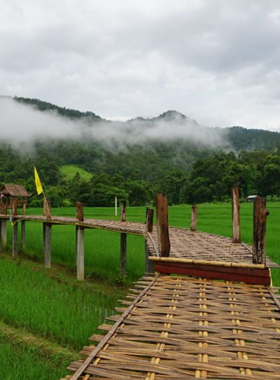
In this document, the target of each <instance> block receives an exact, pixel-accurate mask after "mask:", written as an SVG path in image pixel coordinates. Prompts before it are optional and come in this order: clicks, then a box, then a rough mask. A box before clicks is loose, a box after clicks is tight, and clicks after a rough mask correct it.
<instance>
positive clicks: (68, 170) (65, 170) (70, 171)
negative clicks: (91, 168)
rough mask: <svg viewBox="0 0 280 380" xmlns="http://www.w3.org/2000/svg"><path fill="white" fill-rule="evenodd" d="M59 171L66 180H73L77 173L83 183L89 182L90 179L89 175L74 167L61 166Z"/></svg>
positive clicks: (90, 175)
mask: <svg viewBox="0 0 280 380" xmlns="http://www.w3.org/2000/svg"><path fill="white" fill-rule="evenodd" d="M59 170H60V172H61V174H63V176H64V178H65V179H66V180H71V179H73V178H74V177H75V175H76V174H77V173H79V174H80V177H81V179H82V180H83V181H89V180H90V179H91V178H92V174H91V173H89V172H88V171H86V170H84V169H82V168H80V167H79V166H76V165H62V166H61V167H60V168H59Z"/></svg>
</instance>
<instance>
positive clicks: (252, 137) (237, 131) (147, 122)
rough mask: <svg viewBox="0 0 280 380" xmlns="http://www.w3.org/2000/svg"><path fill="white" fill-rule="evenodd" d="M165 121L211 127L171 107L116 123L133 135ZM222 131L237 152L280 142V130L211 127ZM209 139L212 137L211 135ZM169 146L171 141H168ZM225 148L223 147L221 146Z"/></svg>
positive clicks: (44, 106) (91, 120)
mask: <svg viewBox="0 0 280 380" xmlns="http://www.w3.org/2000/svg"><path fill="white" fill-rule="evenodd" d="M14 99H15V100H16V101H17V102H19V103H22V104H28V105H33V106H34V107H35V108H37V109H38V110H40V111H43V112H44V111H55V112H57V113H58V114H59V115H62V116H64V117H67V118H69V119H72V120H73V119H85V120H86V121H87V123H88V124H89V125H91V124H92V125H94V124H95V123H99V122H104V123H110V125H112V124H114V122H111V121H107V120H106V119H103V118H102V117H100V116H98V115H96V114H95V113H94V112H91V111H87V112H81V111H78V110H73V109H68V108H64V107H59V106H57V105H54V104H51V103H48V102H44V101H42V100H39V99H30V98H22V97H15V98H14ZM158 122H164V123H166V124H168V123H170V126H171V127H172V123H177V124H182V125H188V128H189V129H191V130H193V131H195V130H200V131H201V134H205V133H208V134H209V129H210V128H208V127H203V126H201V125H200V124H199V123H198V122H197V121H196V120H193V119H191V118H189V117H187V116H185V115H183V114H182V113H180V112H177V111H175V110H169V111H166V112H164V113H162V114H161V115H159V116H157V117H153V118H143V117H141V116H140V117H137V118H134V119H131V120H128V121H127V122H122V123H120V122H118V123H115V124H116V125H120V124H125V125H127V133H129V134H131V135H132V138H133V133H134V130H133V127H134V125H136V124H140V125H141V128H142V129H143V130H146V129H151V128H152V126H153V124H154V123H158ZM213 133H218V134H219V135H221V136H223V138H224V139H225V140H226V141H227V142H228V144H227V147H226V150H230V149H232V150H235V151H237V152H239V151H242V150H249V151H251V150H254V149H265V150H274V149H276V148H277V147H278V146H279V145H280V133H279V132H271V131H266V130H262V129H246V128H244V127H241V126H233V127H229V128H219V127H217V128H211V129H210V134H209V136H211V134H213ZM207 139H208V138H207ZM167 145H168V144H167ZM190 145H195V144H192V142H191V143H187V146H188V147H190ZM219 148H220V149H221V148H222V147H221V146H219Z"/></svg>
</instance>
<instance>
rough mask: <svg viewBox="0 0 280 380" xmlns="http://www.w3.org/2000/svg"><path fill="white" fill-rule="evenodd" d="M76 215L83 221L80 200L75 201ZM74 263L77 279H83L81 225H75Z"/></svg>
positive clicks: (83, 245)
mask: <svg viewBox="0 0 280 380" xmlns="http://www.w3.org/2000/svg"><path fill="white" fill-rule="evenodd" d="M76 217H77V220H78V222H83V221H84V213H83V205H82V203H80V202H76ZM76 264H77V279H78V280H81V281H83V280H84V278H85V244H84V227H83V226H76Z"/></svg>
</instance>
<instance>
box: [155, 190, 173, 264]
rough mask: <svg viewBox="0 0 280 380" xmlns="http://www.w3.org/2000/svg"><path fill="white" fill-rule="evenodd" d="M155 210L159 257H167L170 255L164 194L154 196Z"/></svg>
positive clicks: (166, 206) (165, 197)
mask: <svg viewBox="0 0 280 380" xmlns="http://www.w3.org/2000/svg"><path fill="white" fill-rule="evenodd" d="M156 210H157V233H158V247H159V252H160V255H161V256H163V257H168V256H169V253H170V240H169V230H168V204H167V195H166V194H162V193H158V194H157V195H156Z"/></svg>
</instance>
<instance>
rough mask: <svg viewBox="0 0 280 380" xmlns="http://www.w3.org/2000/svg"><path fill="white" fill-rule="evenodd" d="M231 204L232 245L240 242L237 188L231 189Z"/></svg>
mask: <svg viewBox="0 0 280 380" xmlns="http://www.w3.org/2000/svg"><path fill="white" fill-rule="evenodd" d="M231 203H232V241H233V243H240V242H241V232H240V203H239V188H238V187H233V188H232V189H231Z"/></svg>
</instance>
